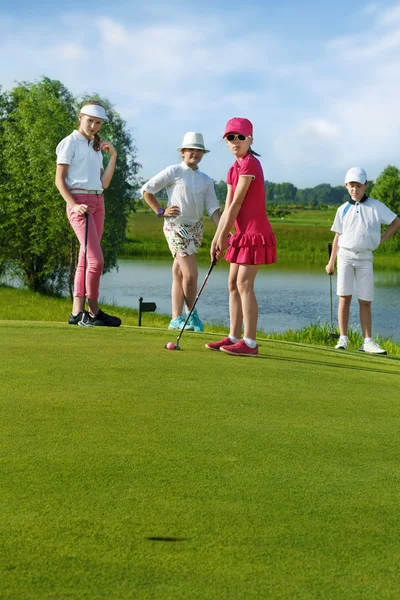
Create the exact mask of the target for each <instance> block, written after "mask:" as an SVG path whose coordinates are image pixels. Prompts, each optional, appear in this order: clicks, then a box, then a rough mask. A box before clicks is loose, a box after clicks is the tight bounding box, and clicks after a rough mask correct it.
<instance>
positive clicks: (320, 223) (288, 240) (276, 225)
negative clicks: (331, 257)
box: [122, 207, 400, 269]
mask: <svg viewBox="0 0 400 600" xmlns="http://www.w3.org/2000/svg"><path fill="white" fill-rule="evenodd" d="M335 213H336V207H330V208H329V209H328V210H327V211H319V210H304V209H301V210H300V209H299V210H295V211H292V213H291V214H290V215H289V216H286V217H283V218H277V217H272V218H271V224H272V227H273V230H274V233H275V236H276V238H277V254H278V261H279V263H280V264H283V265H292V264H293V263H295V264H302V265H319V266H321V265H324V264H326V263H327V260H328V250H327V247H328V242H331V241H332V240H333V233H332V232H331V231H330V228H331V226H332V223H333V219H334V216H335ZM214 231H215V228H214V225H213V223H212V222H211V220H210V219H208V218H206V219H205V221H204V243H203V247H202V249H201V250H200V252H199V255H198V256H199V260H204V261H206V260H209V248H210V244H211V240H212V238H213V235H214ZM396 244H398V240H397V239H393V240H389V241H388V242H386V243H385V244H384V245H383V246H382V247H381V248H379V249H378V250H377V251H376V252H375V266H376V267H377V268H381V269H385V268H387V269H400V252H399V251H396V250H395V246H396ZM135 256H137V257H146V256H147V257H152V258H155V257H159V258H162V257H169V256H170V252H169V250H168V247H167V244H166V241H165V238H164V235H163V232H162V222H160V220H159V219H157V218H156V217H155V216H154V213H153V212H137V213H134V214H132V215H131V216H130V218H129V223H128V228H127V234H126V242H125V244H124V249H123V254H122V257H124V258H129V257H135Z"/></svg>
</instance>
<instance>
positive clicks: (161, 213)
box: [157, 208, 165, 218]
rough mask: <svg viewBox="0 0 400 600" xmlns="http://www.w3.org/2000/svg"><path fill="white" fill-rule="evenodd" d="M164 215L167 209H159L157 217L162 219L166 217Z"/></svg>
mask: <svg viewBox="0 0 400 600" xmlns="http://www.w3.org/2000/svg"><path fill="white" fill-rule="evenodd" d="M164 213H165V209H164V208H159V209H158V211H157V217H158V218H160V217H162V216H164Z"/></svg>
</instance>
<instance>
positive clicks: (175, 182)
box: [140, 131, 221, 331]
mask: <svg viewBox="0 0 400 600" xmlns="http://www.w3.org/2000/svg"><path fill="white" fill-rule="evenodd" d="M178 151H179V152H180V154H181V156H182V159H183V160H182V162H181V163H179V164H177V165H172V166H170V167H167V168H166V169H164V170H163V171H161V172H160V173H158V174H157V175H155V176H154V177H152V178H151V179H150V180H149V181H147V183H145V184H144V185H143V186H142V188H141V190H140V191H141V194H142V196H143V198H144V200H145V201H146V202H147V204H148V205H149V206H150V208H151V209H152V210H153V211H154V212H155V213H156V215H157V217H158V218H160V219H162V220H163V222H164V235H165V237H166V240H167V242H168V246H169V249H170V251H171V254H172V256H173V257H174V262H173V264H172V293H171V296H172V319H171V322H170V324H169V327H168V328H169V329H177V330H180V329H182V327H183V325H184V323H185V318H184V317H183V309H184V304H185V302H186V309H187V311H190V309H191V308H192V306H193V304H194V301H195V299H196V294H197V279H198V270H197V264H196V253H197V252H198V251H199V249H200V246H201V243H202V241H203V215H204V210H206V212H207V213H208V215H209V216H210V217H211V219H212V221H213V222H214V224H215V226H216V227H217V225H218V221H219V219H220V217H221V211H220V208H219V204H218V200H217V197H216V194H215V189H214V183H213V180H212V179H211V178H210V177H208V175H206V174H205V173H202V172H201V171H200V170H199V167H198V165H199V162H200V161H201V159H202V158H203V156H204V154H206V153H207V152H209V150H206V148H205V146H204V139H203V136H202V134H201V133H195V132H193V131H189V132H187V133H186V134H185V136H184V138H183V141H182V144H181V146H180V147H179V148H178ZM164 188H165V189H166V191H167V194H168V205H167V208H166V209H164V208H162V207H161V206H160V203H159V202H158V200H157V198H156V197H155V194H157V192H160V191H161V190H162V189H164ZM186 328H187V329H189V330H192V331H204V326H203V323H202V322H201V320H200V318H199V316H198V314H197V311H196V310H194V311H193V312H192V315H191V317H190V319H189V321H188V323H187V325H186Z"/></svg>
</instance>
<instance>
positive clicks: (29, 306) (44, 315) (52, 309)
mask: <svg viewBox="0 0 400 600" xmlns="http://www.w3.org/2000/svg"><path fill="white" fill-rule="evenodd" d="M102 307H103V308H104V310H105V311H106V312H111V313H113V312H115V313H116V314H118V316H119V317H121V319H122V320H123V324H124V325H129V326H135V325H137V324H138V311H137V310H136V309H133V308H127V307H121V306H111V305H102ZM70 311H71V302H70V300H69V298H55V297H51V296H42V295H40V294H38V293H34V292H30V291H29V290H25V289H16V288H13V287H7V286H1V285H0V321H1V320H11V321H14V320H17V321H47V322H59V323H65V322H66V320H67V318H68V315H69V314H70ZM169 321H170V316H169V315H163V314H158V313H144V314H143V315H142V325H143V326H145V327H156V328H163V329H166V328H167V327H168V324H169ZM206 329H207V331H208V332H210V333H214V334H220V333H221V334H226V333H227V332H228V329H227V328H226V327H225V326H224V325H220V324H213V325H208V324H206ZM331 333H332V330H331V328H330V326H329V325H328V324H326V323H312V324H310V325H309V326H307V327H304V328H303V329H299V330H288V331H285V332H279V333H276V332H265V331H263V330H259V331H258V333H257V335H258V337H259V338H265V337H266V336H267V337H268V339H273V340H282V341H288V342H299V343H306V344H315V345H321V346H332V345H334V341H333V340H332V339H331V338H330V334H331ZM169 337H171V338H172V337H173V336H171V334H169ZM349 338H350V348H352V349H354V350H357V349H358V348H359V347H360V346H361V344H362V337H361V335H360V333H359V332H358V331H356V330H354V331H353V330H350V332H349ZM376 339H377V341H378V343H379V344H380V345H381V346H382V347H384V348H385V349H386V351H387V352H388V353H389V354H391V355H395V356H397V355H399V356H400V346H399V345H398V344H396V343H394V342H393V341H392V340H391V339H388V338H383V337H377V338H376Z"/></svg>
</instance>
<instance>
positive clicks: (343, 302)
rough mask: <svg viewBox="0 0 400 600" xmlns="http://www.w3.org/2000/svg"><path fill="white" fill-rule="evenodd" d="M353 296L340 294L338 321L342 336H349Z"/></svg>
mask: <svg viewBox="0 0 400 600" xmlns="http://www.w3.org/2000/svg"><path fill="white" fill-rule="evenodd" d="M351 298H352V296H339V306H338V321H339V331H340V335H341V336H347V330H348V328H349V318H350V303H351Z"/></svg>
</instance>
